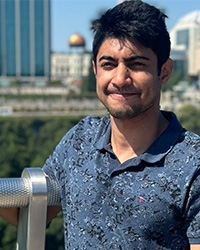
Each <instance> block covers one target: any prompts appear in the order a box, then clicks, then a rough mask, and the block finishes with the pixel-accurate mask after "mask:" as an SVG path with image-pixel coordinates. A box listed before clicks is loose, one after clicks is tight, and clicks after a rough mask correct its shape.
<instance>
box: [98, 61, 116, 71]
mask: <svg viewBox="0 0 200 250" xmlns="http://www.w3.org/2000/svg"><path fill="white" fill-rule="evenodd" d="M101 67H102V68H103V69H105V70H110V69H112V68H114V67H115V64H114V63H113V62H109V61H107V62H102V63H101Z"/></svg>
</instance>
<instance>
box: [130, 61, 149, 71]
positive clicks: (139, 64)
mask: <svg viewBox="0 0 200 250" xmlns="http://www.w3.org/2000/svg"><path fill="white" fill-rule="evenodd" d="M128 67H129V68H130V69H132V70H139V69H142V68H144V67H145V64H144V63H143V62H139V61H135V62H132V63H130V64H129V65H128Z"/></svg>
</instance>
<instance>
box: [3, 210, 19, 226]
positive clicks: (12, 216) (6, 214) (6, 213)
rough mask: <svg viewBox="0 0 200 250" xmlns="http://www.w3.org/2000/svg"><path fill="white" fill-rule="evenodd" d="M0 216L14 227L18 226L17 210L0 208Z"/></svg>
mask: <svg viewBox="0 0 200 250" xmlns="http://www.w3.org/2000/svg"><path fill="white" fill-rule="evenodd" d="M0 216H1V217H3V218H4V220H6V221H7V222H9V223H11V224H12V225H14V226H17V225H18V217H19V208H0Z"/></svg>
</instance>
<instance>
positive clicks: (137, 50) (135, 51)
mask: <svg viewBox="0 0 200 250" xmlns="http://www.w3.org/2000/svg"><path fill="white" fill-rule="evenodd" d="M103 55H111V56H112V55H115V56H120V55H124V56H135V55H137V56H141V55H143V56H144V55H146V56H150V57H152V56H154V57H155V56H156V55H155V54H154V52H153V51H152V50H151V49H149V48H146V47H144V46H142V45H141V44H140V43H138V42H137V41H135V40H132V41H130V40H119V39H117V38H108V39H105V40H104V41H103V42H102V44H101V46H100V48H99V51H98V54H97V58H99V57H101V56H103Z"/></svg>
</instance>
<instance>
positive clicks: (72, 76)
mask: <svg viewBox="0 0 200 250" xmlns="http://www.w3.org/2000/svg"><path fill="white" fill-rule="evenodd" d="M68 43H69V45H70V51H69V52H66V53H56V52H55V53H52V55H51V80H60V81H61V82H62V83H63V84H65V85H70V84H71V83H74V84H76V85H80V84H81V83H82V79H83V78H84V77H86V76H88V74H89V68H90V66H91V52H87V51H86V50H85V39H84V38H83V36H81V35H80V34H73V35H72V36H71V37H70V38H69V41H68Z"/></svg>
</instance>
